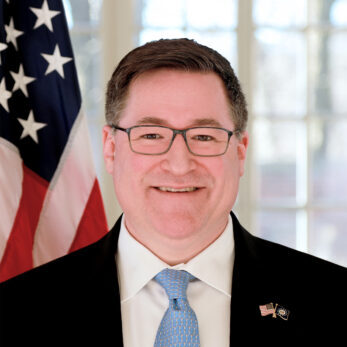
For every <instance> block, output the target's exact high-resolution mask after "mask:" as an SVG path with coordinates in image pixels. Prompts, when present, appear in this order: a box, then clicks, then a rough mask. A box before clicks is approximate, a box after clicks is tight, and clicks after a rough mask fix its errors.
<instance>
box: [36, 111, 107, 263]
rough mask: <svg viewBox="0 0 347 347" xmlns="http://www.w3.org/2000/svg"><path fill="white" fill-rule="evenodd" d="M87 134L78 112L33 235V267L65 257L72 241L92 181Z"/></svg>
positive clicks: (81, 116) (93, 177)
mask: <svg viewBox="0 0 347 347" xmlns="http://www.w3.org/2000/svg"><path fill="white" fill-rule="evenodd" d="M87 131H88V129H87V124H86V120H85V117H84V115H83V113H82V112H80V114H79V116H78V118H77V119H76V122H75V124H74V126H73V128H72V131H71V134H70V138H69V140H68V143H67V145H66V147H65V151H64V153H63V156H62V158H61V162H60V163H59V166H58V169H57V171H56V174H55V175H54V177H53V179H52V182H51V185H50V188H49V191H48V194H47V197H46V199H45V202H44V206H43V210H42V213H41V217H40V222H39V225H38V227H37V230H36V234H35V241H34V248H33V258H34V266H38V265H41V264H43V263H46V262H48V261H50V260H52V259H54V258H58V257H61V256H62V255H65V254H67V253H68V251H69V249H70V248H71V245H72V243H73V240H74V238H75V233H76V229H77V228H78V225H79V224H80V221H81V218H82V216H83V213H84V209H85V206H86V203H87V202H88V199H89V196H90V192H91V190H92V187H93V185H94V180H95V172H94V168H93V163H92V159H91V156H90V153H91V150H90V144H89V138H88V136H86V134H87ZM66 206H69V214H67V213H66V212H67V211H66ZM105 230H106V229H104V232H105Z"/></svg>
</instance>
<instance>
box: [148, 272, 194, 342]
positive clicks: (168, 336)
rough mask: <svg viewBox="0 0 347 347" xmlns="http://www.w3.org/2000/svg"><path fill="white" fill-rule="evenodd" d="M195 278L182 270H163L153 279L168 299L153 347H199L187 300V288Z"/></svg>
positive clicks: (191, 312)
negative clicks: (163, 290)
mask: <svg viewBox="0 0 347 347" xmlns="http://www.w3.org/2000/svg"><path fill="white" fill-rule="evenodd" d="M194 278H195V277H194V276H193V275H191V274H190V273H188V272H187V271H182V270H172V269H165V270H163V271H161V272H159V273H158V275H156V276H155V277H154V279H155V281H157V282H158V283H159V284H160V285H161V286H162V287H163V288H164V289H165V291H166V294H167V296H168V297H169V307H168V309H167V310H166V312H165V314H164V317H163V319H162V321H161V323H160V326H159V329H158V332H157V336H156V339H155V343H154V346H155V347H168V346H175V347H183V346H185V347H186V346H191V347H199V346H200V338H199V328H198V320H197V318H196V315H195V313H194V311H193V309H192V308H191V307H190V305H189V302H188V299H187V293H186V292H187V287H188V284H189V282H190V281H192V280H193V279H194Z"/></svg>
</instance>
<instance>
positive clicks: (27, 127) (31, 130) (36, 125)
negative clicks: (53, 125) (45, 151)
mask: <svg viewBox="0 0 347 347" xmlns="http://www.w3.org/2000/svg"><path fill="white" fill-rule="evenodd" d="M17 119H18V121H19V123H20V124H21V125H22V127H23V132H22V135H21V137H20V139H23V138H24V137H26V136H30V137H31V138H32V139H33V140H34V141H35V142H36V143H39V140H38V138H37V131H38V130H40V129H42V128H44V127H45V126H47V124H46V123H40V122H35V119H34V113H33V111H30V113H29V116H28V119H27V120H25V119H21V118H17Z"/></svg>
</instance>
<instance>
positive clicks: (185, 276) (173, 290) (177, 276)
mask: <svg viewBox="0 0 347 347" xmlns="http://www.w3.org/2000/svg"><path fill="white" fill-rule="evenodd" d="M194 278H195V277H194V276H193V275H191V274H190V273H189V272H187V271H183V270H173V269H164V270H162V271H161V272H159V273H158V274H157V275H156V276H155V277H154V279H155V280H156V281H157V282H158V283H159V284H160V285H161V286H162V287H163V288H164V289H165V291H166V294H167V296H168V297H169V299H170V300H172V299H186V298H187V287H188V284H189V282H190V281H192V280H193V279H194Z"/></svg>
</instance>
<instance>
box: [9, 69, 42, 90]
mask: <svg viewBox="0 0 347 347" xmlns="http://www.w3.org/2000/svg"><path fill="white" fill-rule="evenodd" d="M10 73H11V75H12V77H13V79H14V80H15V84H14V86H13V89H12V92H14V91H16V90H18V89H20V90H21V91H22V92H23V93H24V95H25V96H26V97H28V90H27V84H29V83H31V82H32V81H34V80H35V79H36V78H34V77H29V76H25V75H24V69H23V65H22V64H21V65H19V70H18V73H15V72H13V71H10Z"/></svg>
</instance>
